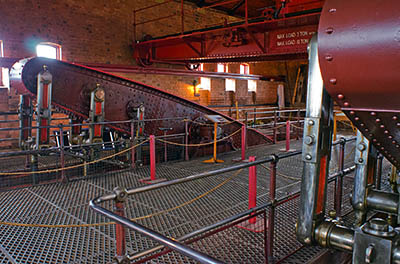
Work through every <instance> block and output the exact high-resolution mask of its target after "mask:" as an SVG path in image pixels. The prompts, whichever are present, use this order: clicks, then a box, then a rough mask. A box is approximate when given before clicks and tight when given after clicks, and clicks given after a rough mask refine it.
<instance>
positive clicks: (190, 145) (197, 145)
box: [156, 128, 242, 147]
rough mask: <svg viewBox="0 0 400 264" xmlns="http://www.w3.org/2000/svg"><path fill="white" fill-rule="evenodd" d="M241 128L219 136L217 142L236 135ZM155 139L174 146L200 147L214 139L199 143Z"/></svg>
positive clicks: (209, 143)
mask: <svg viewBox="0 0 400 264" xmlns="http://www.w3.org/2000/svg"><path fill="white" fill-rule="evenodd" d="M241 130H242V129H241V128H239V129H238V130H236V131H235V132H233V133H232V134H230V135H228V136H226V137H223V138H221V139H218V140H217V142H221V141H223V140H225V139H227V138H230V137H233V136H234V135H236V134H237V133H239V132H240V131H241ZM156 140H157V141H160V142H162V143H167V144H170V145H176V146H181V147H201V146H207V145H211V144H214V141H211V142H207V143H199V144H182V143H176V142H172V141H167V140H164V139H160V138H157V139H156Z"/></svg>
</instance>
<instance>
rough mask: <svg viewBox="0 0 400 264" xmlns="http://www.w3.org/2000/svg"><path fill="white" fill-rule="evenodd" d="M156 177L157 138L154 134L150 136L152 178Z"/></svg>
mask: <svg viewBox="0 0 400 264" xmlns="http://www.w3.org/2000/svg"><path fill="white" fill-rule="evenodd" d="M155 179H156V140H155V137H154V135H151V136H150V180H151V181H154V180H155Z"/></svg>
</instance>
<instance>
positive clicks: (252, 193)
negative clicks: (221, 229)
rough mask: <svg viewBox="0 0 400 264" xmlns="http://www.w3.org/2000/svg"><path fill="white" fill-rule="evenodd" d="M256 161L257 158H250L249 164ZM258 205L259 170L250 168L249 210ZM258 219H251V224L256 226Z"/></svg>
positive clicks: (253, 167)
mask: <svg viewBox="0 0 400 264" xmlns="http://www.w3.org/2000/svg"><path fill="white" fill-rule="evenodd" d="M253 161H256V157H254V156H250V157H249V162H253ZM256 203H257V168H256V166H251V167H249V209H252V208H254V207H256ZM256 220H257V219H256V217H253V218H250V219H249V223H250V224H255V223H256Z"/></svg>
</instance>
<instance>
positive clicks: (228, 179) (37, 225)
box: [0, 169, 243, 228]
mask: <svg viewBox="0 0 400 264" xmlns="http://www.w3.org/2000/svg"><path fill="white" fill-rule="evenodd" d="M242 170H243V169H240V170H238V171H236V172H235V173H234V174H233V175H232V176H230V177H229V178H227V179H226V180H224V181H223V182H221V183H220V184H218V185H217V186H215V187H214V188H212V189H210V190H208V191H207V192H205V193H203V194H201V195H199V196H197V197H195V198H193V199H191V200H189V201H187V202H184V203H182V204H180V205H177V206H175V207H171V208H168V209H165V210H162V211H159V212H156V213H153V214H149V215H145V216H140V217H136V218H131V219H130V220H131V221H138V220H143V219H147V218H151V217H154V216H158V215H162V214H165V213H168V212H171V211H173V210H176V209H179V208H182V207H184V206H186V205H189V204H192V203H194V202H195V201H197V200H199V199H201V198H203V197H205V196H207V195H209V194H211V193H213V192H215V191H216V190H218V189H219V188H221V187H222V186H224V185H225V184H227V183H228V182H230V181H231V180H233V178H235V177H236V176H237V175H238V174H239V173H240V172H241V171H242ZM0 225H6V226H20V227H44V228H75V227H98V226H107V225H115V222H102V223H93V224H64V225H49V224H25V223H15V222H4V221H0Z"/></svg>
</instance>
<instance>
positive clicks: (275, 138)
mask: <svg viewBox="0 0 400 264" xmlns="http://www.w3.org/2000/svg"><path fill="white" fill-rule="evenodd" d="M276 122H277V116H276V110H274V128H273V131H274V144H276V140H277V135H276Z"/></svg>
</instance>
